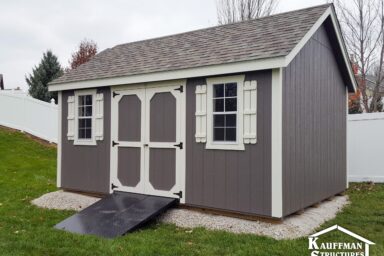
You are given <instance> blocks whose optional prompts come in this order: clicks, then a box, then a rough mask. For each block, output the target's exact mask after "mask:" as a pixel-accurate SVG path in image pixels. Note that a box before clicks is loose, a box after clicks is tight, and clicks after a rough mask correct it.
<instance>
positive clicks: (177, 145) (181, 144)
mask: <svg viewBox="0 0 384 256" xmlns="http://www.w3.org/2000/svg"><path fill="white" fill-rule="evenodd" d="M173 146H174V147H178V148H180V149H183V142H180V143H179V144H176V145H173Z"/></svg>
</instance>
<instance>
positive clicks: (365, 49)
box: [334, 0, 382, 112]
mask: <svg viewBox="0 0 384 256" xmlns="http://www.w3.org/2000/svg"><path fill="white" fill-rule="evenodd" d="M381 1H382V0H348V1H345V3H344V2H343V1H341V0H335V1H334V3H335V5H336V7H337V11H338V15H339V18H340V23H341V27H342V30H343V34H344V38H345V42H346V45H347V48H348V51H349V53H350V54H351V55H352V57H353V58H354V59H355V60H356V62H357V66H358V69H359V75H358V85H359V90H360V92H361V96H362V105H363V108H364V110H365V111H366V112H370V110H371V108H370V107H369V97H368V95H367V93H366V89H367V75H368V74H369V73H370V72H373V70H372V69H373V66H375V65H376V63H377V57H378V55H379V54H380V53H378V49H379V46H380V40H381V37H382V26H381V24H380V19H379V13H380V11H379V8H378V3H379V2H381ZM380 59H381V58H380ZM381 62H382V60H381ZM381 68H382V67H380V69H381ZM379 73H380V72H379Z"/></svg>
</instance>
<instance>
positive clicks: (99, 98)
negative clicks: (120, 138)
mask: <svg viewBox="0 0 384 256" xmlns="http://www.w3.org/2000/svg"><path fill="white" fill-rule="evenodd" d="M95 104H96V105H95V139H96V140H103V138H104V135H103V132H104V122H103V120H104V96H103V94H102V93H98V94H96V103H95Z"/></svg>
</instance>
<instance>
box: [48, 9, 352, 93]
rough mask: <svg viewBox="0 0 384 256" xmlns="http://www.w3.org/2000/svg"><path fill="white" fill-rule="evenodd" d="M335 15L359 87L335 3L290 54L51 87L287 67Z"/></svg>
mask: <svg viewBox="0 0 384 256" xmlns="http://www.w3.org/2000/svg"><path fill="white" fill-rule="evenodd" d="M328 17H331V20H332V24H333V27H334V29H335V31H336V35H337V39H338V41H339V45H340V47H341V51H342V55H343V59H344V61H345V63H346V65H347V70H348V75H349V77H350V80H351V81H352V86H353V88H354V90H355V91H356V88H357V85H356V80H355V77H354V74H353V71H352V67H351V65H350V61H349V58H348V53H347V50H346V47H345V43H344V41H343V37H342V34H341V31H340V27H339V25H338V21H337V18H336V14H335V11H334V9H333V7H332V6H330V7H329V8H328V9H327V10H326V11H325V12H324V14H323V15H322V16H321V17H320V18H319V19H318V20H317V21H316V23H315V24H314V25H313V26H312V28H311V29H310V30H309V31H308V32H307V34H306V35H305V36H304V37H303V38H302V39H301V40H300V42H299V43H298V44H297V45H296V46H295V47H294V48H293V50H292V51H291V52H290V53H289V54H288V55H287V56H281V57H272V58H264V59H259V60H252V61H242V62H234V63H227V64H220V65H210V66H201V67H195V68H187V69H180V70H171V71H162V72H154V73H147V74H137V75H129V76H122V77H111V78H101V79H93V80H85V81H76V82H69V83H61V84H52V85H50V86H49V91H62V90H73V89H81V88H94V87H102V86H114V85H125V84H137V83H147V82H157V81H167V80H175V79H185V78H193V77H207V76H215V75H223V74H233V73H241V72H248V71H257V70H265V69H275V68H284V67H287V66H288V65H289V64H290V63H291V61H292V60H293V59H294V58H295V57H296V55H297V54H298V53H299V52H300V50H301V49H302V48H303V47H304V46H305V44H306V43H307V42H308V41H309V40H310V39H311V37H312V36H313V34H314V33H315V32H316V31H317V30H318V29H319V27H320V26H321V25H322V24H323V23H324V21H325V20H326V19H327V18H328Z"/></svg>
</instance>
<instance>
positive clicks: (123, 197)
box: [55, 192, 178, 238]
mask: <svg viewBox="0 0 384 256" xmlns="http://www.w3.org/2000/svg"><path fill="white" fill-rule="evenodd" d="M177 203H178V199H176V198H168V197H158V196H149V195H141V194H134V193H125V192H115V193H113V194H112V195H109V196H107V197H105V198H103V199H101V200H100V201H98V202H96V203H95V204H93V205H91V206H89V207H87V208H85V209H84V210H82V211H81V212H79V213H77V214H75V215H73V216H71V217H69V218H68V219H65V220H64V221H62V222H60V223H59V224H57V225H56V226H55V228H57V229H62V230H66V231H69V232H72V233H78V234H92V235H97V236H101V237H106V238H114V237H117V236H122V235H124V234H125V233H127V232H131V231H133V230H135V229H137V228H138V227H140V226H141V225H143V224H144V223H146V222H148V221H149V220H151V219H153V218H154V217H156V216H158V215H159V214H161V213H163V212H164V211H165V210H167V209H168V208H170V207H172V206H174V205H176V204H177Z"/></svg>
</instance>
